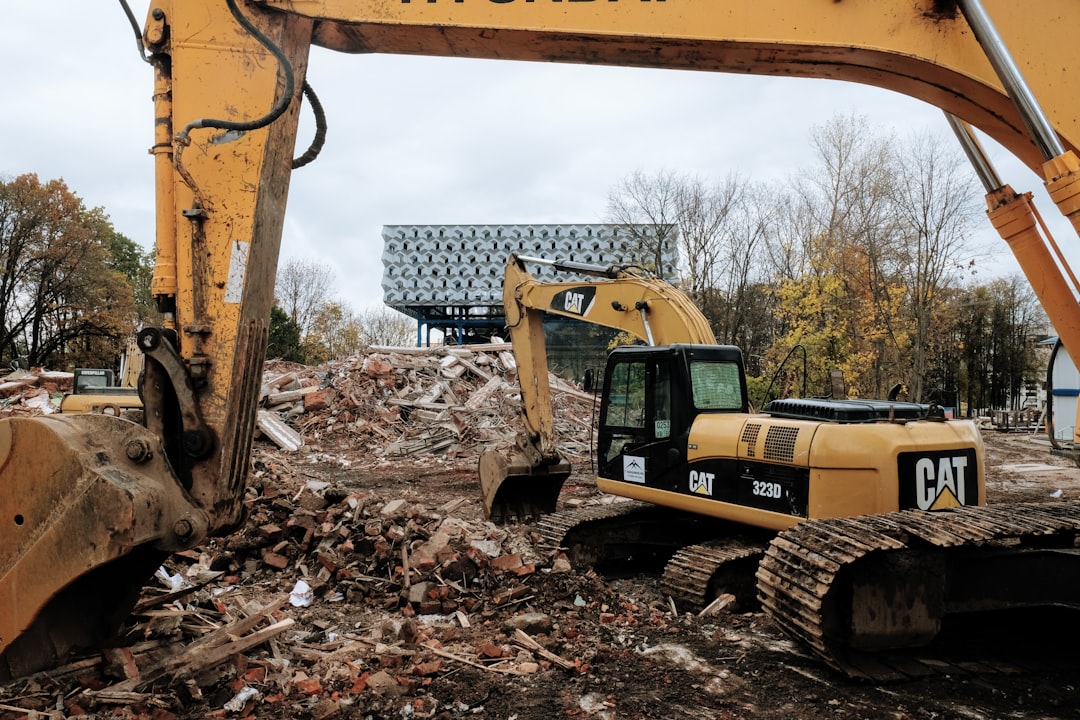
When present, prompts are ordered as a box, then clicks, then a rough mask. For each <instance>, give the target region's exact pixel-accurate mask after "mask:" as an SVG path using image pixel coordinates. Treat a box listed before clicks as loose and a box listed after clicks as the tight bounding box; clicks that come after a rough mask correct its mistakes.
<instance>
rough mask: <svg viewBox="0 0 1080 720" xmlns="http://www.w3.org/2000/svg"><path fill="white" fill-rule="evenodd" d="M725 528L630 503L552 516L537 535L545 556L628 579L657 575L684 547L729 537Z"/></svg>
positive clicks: (700, 518) (542, 522)
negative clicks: (559, 555) (560, 555)
mask: <svg viewBox="0 0 1080 720" xmlns="http://www.w3.org/2000/svg"><path fill="white" fill-rule="evenodd" d="M721 526H722V525H721V523H719V522H717V521H714V520H713V519H711V518H707V517H703V516H700V515H692V514H690V513H684V512H682V511H679V510H673V509H671V508H663V507H657V506H655V505H650V504H648V503H642V502H637V501H629V502H619V503H613V504H611V505H594V506H591V507H586V508H579V509H575V510H566V511H562V512H556V513H551V514H550V515H545V516H544V517H543V518H542V519H541V520H540V522H538V523H537V525H536V531H537V533H538V534H539V535H540V541H539V543H538V547H539V550H540V551H541V552H542V553H544V554H546V555H554V554H556V553H558V552H565V553H566V555H567V557H568V558H569V559H570V561H571V562H572V563H574V564H577V565H588V566H591V567H593V568H595V569H596V570H597V571H598V572H601V573H605V574H624V573H637V572H659V571H660V570H661V569H663V567H664V565H665V564H666V563H667V562H668V560H669V559H670V558H671V557H672V556H673V555H674V554H675V553H676V552H677V551H678V550H679V549H680V548H682V547H684V546H685V545H687V544H690V543H697V542H702V541H705V540H709V539H712V538H715V537H717V536H718V535H721V534H725V533H723V532H721V531H720V530H719V529H718V528H720V527H721ZM723 527H727V526H726V525H724V526H723Z"/></svg>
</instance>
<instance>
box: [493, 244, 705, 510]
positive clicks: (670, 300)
mask: <svg viewBox="0 0 1080 720" xmlns="http://www.w3.org/2000/svg"><path fill="white" fill-rule="evenodd" d="M526 262H531V263H535V264H541V265H550V266H552V267H554V268H555V269H556V270H562V271H565V272H576V273H582V274H585V275H591V276H594V277H596V278H598V279H595V280H583V281H581V282H543V281H539V280H537V279H536V278H534V277H533V276H532V274H531V273H529V271H528V270H526V268H525V263H526ZM503 309H504V311H505V312H506V327H507V329H508V330H509V332H510V342H511V344H512V345H513V348H514V359H515V361H516V363H517V374H518V385H519V386H520V388H521V419H522V425H523V426H524V431H523V432H521V433H519V434H518V436H517V440H516V447H515V448H514V449H513V451H512V452H511V453H510V456H509V457H506V456H504V455H503V453H501V452H499V451H495V450H492V451H488V452H486V453H484V454H483V455H482V456H481V457H480V464H479V474H480V492H481V497H482V498H483V501H484V512H485V514H486V515H487V517H488V518H491V519H493V520H496V521H508V520H513V519H516V520H524V519H525V518H534V517H539V516H540V515H543V514H546V513H550V512H553V511H554V510H555V504H556V501H557V500H558V497H559V491H560V490H561V489H562V485H563V483H564V482H565V481H566V478H567V477H569V476H570V465H569V463H568V462H567V461H566V460H565V459H564V458H563V457H562V456H561V455H559V452H558V450H557V449H556V447H555V418H554V415H553V411H552V406H551V385H550V383H549V381H548V362H547V343H546V341H545V339H544V324H543V317H544V314H545V313H547V314H551V315H558V316H561V317H568V318H573V319H576V320H581V321H583V322H587V323H592V324H594V325H602V326H604V327H608V328H612V329H614V330H620V331H622V332H625V333H629V334H630V335H633V336H634V337H636V338H638V339H639V340H641V341H643V342H647V343H648V344H649V345H671V344H673V343H698V344H708V345H715V344H716V338H715V337H714V336H713V332H712V330H711V329H710V328H709V323H708V321H707V320H706V319H705V316H703V315H702V314H701V311H700V310H698V308H697V306H696V305H694V303H693V302H692V301H691V300H690V298H689V297H687V296H686V295H685V294H684V293H683V292H682V291H680V290H678V289H677V288H675V287H673V286H671V285H670V284H668V283H666V282H664V281H662V280H659V279H656V278H651V277H646V276H644V275H641V274H635V273H634V272H631V270H630V269H628V268H619V267H600V266H596V265H586V264H582V263H573V262H552V261H549V260H544V259H541V258H533V257H525V256H518V255H511V256H510V258H509V260H508V261H507V263H506V271H505V274H504V276H503Z"/></svg>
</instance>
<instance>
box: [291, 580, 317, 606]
mask: <svg viewBox="0 0 1080 720" xmlns="http://www.w3.org/2000/svg"><path fill="white" fill-rule="evenodd" d="M314 599H315V593H314V592H312V590H311V586H310V585H308V584H307V583H306V582H304V581H303V580H297V581H296V585H294V586H293V589H292V591H291V592H290V593H289V604H290V605H292V606H293V607H310V606H311V603H312V601H313V600H314Z"/></svg>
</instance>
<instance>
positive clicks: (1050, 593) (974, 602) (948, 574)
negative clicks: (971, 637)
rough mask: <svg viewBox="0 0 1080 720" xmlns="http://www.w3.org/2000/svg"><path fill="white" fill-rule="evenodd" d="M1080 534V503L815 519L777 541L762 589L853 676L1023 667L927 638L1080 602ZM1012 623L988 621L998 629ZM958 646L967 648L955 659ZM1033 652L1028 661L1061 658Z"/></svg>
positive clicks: (793, 625)
mask: <svg viewBox="0 0 1080 720" xmlns="http://www.w3.org/2000/svg"><path fill="white" fill-rule="evenodd" d="M1078 542H1080V505H1078V504H1075V503H1024V504H1009V505H1008V506H993V505H991V506H982V507H962V508H954V509H952V510H949V511H945V512H937V513H924V512H919V511H910V510H909V511H901V512H895V513H888V514H885V515H870V516H863V517H852V518H837V519H830V520H820V521H813V522H806V523H802V524H800V525H797V526H795V527H793V528H791V529H790V530H786V531H784V532H783V533H781V534H780V535H779V536H778V537H777V538H776V539H775V540H774V541H773V542H772V543H771V544H770V545H769V547H768V549H767V551H766V553H765V557H764V559H763V560H762V561H761V563H760V565H759V567H758V572H757V581H758V597H759V600H760V601H761V604H762V606H763V607H764V609H765V612H766V613H767V614H768V615H769V616H770V617H771V618H772V619H773V620H774V621H775V622H776V623H777V624H778V625H779V626H780V627H781V628H783V629H784V631H785V632H786V633H788V634H789V635H791V636H793V637H795V638H797V639H798V640H801V641H802V642H803V643H805V644H806V645H807V646H808V647H810V648H811V649H812V650H813V651H814V652H815V653H816V654H817V655H818V656H820V657H821V658H822V659H823V660H824V661H825V662H826V663H827V664H828V665H830V666H832V667H833V668H834V669H836V670H839V671H840V672H843V673H845V674H846V675H849V676H852V677H856V678H863V679H867V680H873V681H893V680H902V679H906V678H911V677H919V676H926V675H934V674H939V673H947V672H954V671H969V672H985V671H998V672H1001V671H1006V672H1007V671H1016V670H1019V669H1023V668H1024V663H1023V662H1021V663H1020V664H1019V666H1018V665H1017V664H1014V663H1013V660H1012V658H1014V655H1012V654H1009V655H1008V657H1009V658H1010V661H1009V662H1006V663H1001V662H998V661H996V660H995V659H994V650H993V649H991V650H989V651H988V652H987V651H985V650H980V649H975V650H974V652H975V653H976V655H978V654H979V653H985V654H983V655H982V656H980V657H975V658H973V657H970V653H969V652H965V650H971V648H956V649H955V651H954V650H949V651H948V652H946V653H940V652H939V651H937V650H935V649H931V648H928V647H925V645H927V644H929V642H930V641H931V640H932V639H933V638H934V637H936V636H937V633H938V631H939V630H940V629H941V626H942V621H943V620H944V619H945V618H946V616H949V617H957V616H960V615H961V614H965V613H976V612H980V611H995V610H997V611H1015V610H1023V609H1031V608H1037V609H1039V610H1040V612H1046V611H1047V610H1050V611H1053V610H1060V609H1066V610H1069V611H1071V612H1074V613H1075V612H1078V611H1080V582H1078V581H1077V580H1076V579H1075V578H1076V577H1077V572H1076V570H1077V569H1080V549H1078ZM1066 566H1067V567H1068V570H1066ZM912 567H919V568H922V569H921V570H920V572H919V573H918V574H916V575H914V576H913V575H912V574H911V573H910V572H908V573H904V574H901V573H892V572H890V569H893V570H895V569H899V568H906V569H907V570H909V571H910V569H911V568H912ZM890 575H895V576H896V577H900V578H903V580H902V582H903V583H904V585H903V586H901V585H900V584H899V583H897V582H894V583H892V584H891V585H890V584H889V582H888V578H889V576H890ZM913 579H914V582H913ZM913 607H914V608H915V610H916V612H915V616H916V618H917V620H916V621H915V622H914V626H912V624H911V623H912V621H911V614H912V613H911V611H912V608H913ZM972 617H974V615H972ZM919 620H921V621H922V623H923V624H922V626H919ZM901 626H903V627H901ZM1006 632H1007V631H1006V630H1003V629H1001V628H1000V627H998V626H996V625H994V624H989V623H988V624H986V625H984V626H983V633H984V634H985V635H988V636H993V635H995V634H999V633H1000V634H1005V633H1006ZM920 633H922V634H924V635H925V637H921V635H920ZM991 646H992V643H991ZM954 655H956V656H959V655H963V656H964V657H963V658H962V659H957V660H952V659H950V658H951V657H952V656H954ZM1033 657H1036V659H1034V660H1031V659H1030V658H1029V659H1028V660H1026V661H1025V662H1029V663H1030V662H1032V661H1034V662H1035V663H1036V664H1039V663H1042V662H1049V663H1051V664H1052V663H1053V662H1054V661H1053V660H1050V659H1049V658H1042V659H1038V658H1037V656H1033ZM1018 662H1019V661H1018ZM1029 667H1030V666H1029Z"/></svg>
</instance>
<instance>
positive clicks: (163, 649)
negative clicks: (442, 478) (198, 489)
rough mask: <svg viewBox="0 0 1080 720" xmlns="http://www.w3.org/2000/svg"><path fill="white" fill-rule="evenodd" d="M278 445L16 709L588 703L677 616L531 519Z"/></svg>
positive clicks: (458, 707) (453, 710) (499, 711)
mask: <svg viewBox="0 0 1080 720" xmlns="http://www.w3.org/2000/svg"><path fill="white" fill-rule="evenodd" d="M292 459H294V455H293V454H292V453H288V452H285V451H281V450H278V449H273V448H264V449H262V450H259V451H257V452H256V454H255V458H254V462H253V469H252V477H251V482H250V483H249V488H248V497H247V502H246V505H247V510H248V519H247V522H246V523H245V524H244V526H243V527H242V528H241V529H239V530H238V531H237V532H236V533H235V534H233V535H231V536H228V537H225V538H220V539H214V540H211V541H209V542H208V543H207V544H205V545H204V546H200V547H198V548H195V549H193V550H190V551H187V552H183V553H179V554H177V555H174V556H173V557H172V558H171V559H170V560H169V561H168V562H167V563H166V565H165V566H163V567H162V569H161V570H160V571H159V572H158V576H157V578H156V579H155V581H154V582H153V586H152V587H151V588H149V589H148V590H147V591H146V592H145V593H144V596H143V599H142V601H141V602H140V604H139V606H138V607H137V608H136V610H135V612H134V613H133V615H132V616H131V618H130V620H129V623H128V626H127V630H126V633H125V636H124V637H123V638H122V642H121V643H120V647H117V648H113V649H111V650H109V651H106V652H105V653H104V654H103V655H101V656H94V657H90V658H85V659H78V660H75V661H74V662H73V663H71V664H70V665H69V666H66V667H62V668H58V669H55V670H52V671H50V672H48V673H43V674H41V675H39V676H36V677H34V678H30V679H28V680H22V681H19V682H20V684H19V686H18V688H17V692H16V694H17V695H18V697H19V698H20V704H19V707H20V708H25V709H28V710H33V711H36V712H41V713H43V715H42V716H43V717H48V716H49V715H48V714H45V713H46V711H47V710H49V709H50V707H51V708H53V709H55V710H56V711H57V713H58V716H60V715H59V713H60V712H62V713H63V714H64V715H63V716H65V717H77V716H80V715H88V716H89V715H93V716H96V717H101V718H112V717H117V718H120V717H123V718H138V719H140V720H142V719H143V718H153V720H169V719H170V718H180V717H185V718H186V717H274V718H332V717H373V718H382V717H387V718H389V717H394V718H399V717H416V718H422V717H438V718H456V717H509V716H510V715H512V714H513V713H512V710H505V709H506V708H513V707H514V703H515V702H516V701H517V700H519V698H518V691H520V690H521V689H522V688H523V687H524V685H521V683H527V682H537V683H552V684H553V685H554V686H556V687H558V686H563V685H566V684H567V683H571V684H576V685H578V686H580V690H579V691H578V694H580V695H582V696H583V697H584V696H589V698H590V699H589V702H590V703H592V704H594V705H596V707H597V708H599V709H600V710H605V708H606V709H610V708H609V707H608V706H605V705H604V702H605V700H604V697H605V696H604V695H603V694H601V695H600V696H598V697H593V696H592V694H590V689H591V688H590V685H591V684H592V683H593V682H594V678H593V677H592V675H591V667H592V665H593V663H595V662H597V661H599V660H601V659H607V661H611V660H612V659H614V658H615V657H618V658H619V662H620V663H622V664H627V665H629V663H631V662H634V660H635V658H636V657H637V655H636V652H635V651H634V650H633V648H634V647H635V646H638V645H640V646H641V647H645V646H647V645H649V644H650V643H649V638H650V636H652V637H660V638H664V637H666V636H667V635H669V634H670V633H673V632H677V630H678V624H679V622H680V620H679V618H678V617H677V616H675V615H674V614H673V613H672V611H671V609H670V607H669V606H668V604H667V603H666V602H664V601H663V599H662V598H660V597H659V596H653V598H652V600H651V601H643V600H635V598H634V594H633V593H629V594H627V593H620V592H618V591H617V590H616V589H615V588H614V587H613V586H611V585H609V584H608V583H606V582H604V580H603V579H601V578H600V577H598V576H597V575H595V574H594V573H592V571H591V570H589V569H587V568H572V567H571V565H570V563H569V562H567V560H566V558H565V556H563V555H561V554H560V555H557V556H555V557H543V556H541V555H540V554H538V552H537V550H536V548H535V543H536V540H537V539H538V538H536V537H535V536H534V534H533V533H532V531H531V529H530V528H528V527H521V526H519V527H499V526H495V525H493V524H491V523H489V522H486V521H483V520H481V519H479V501H478V498H477V497H474V496H473V495H474V494H475V493H472V494H469V495H454V494H453V492H451V493H450V494H449V495H447V493H446V491H445V487H446V484H445V483H444V484H442V485H441V486H440V487H436V488H432V489H431V492H427V491H426V489H425V487H423V486H422V485H421V484H419V483H413V482H411V481H409V480H408V479H407V477H408V473H402V476H404V477H405V478H406V479H404V480H396V481H392V482H389V483H387V482H384V483H382V484H381V485H380V487H381V488H383V490H378V491H371V490H367V489H365V488H364V487H363V485H364V482H363V478H362V477H358V476H357V474H355V473H340V474H335V473H330V474H325V473H324V474H315V473H311V472H308V471H305V470H303V469H299V468H297V467H294V466H293V465H292V464H291V463H290V460H292ZM405 462H406V464H407V463H408V461H405ZM458 472H459V474H460V476H461V479H462V481H463V485H464V484H467V486H468V487H469V488H474V487H475V478H474V477H473V474H472V471H469V470H464V469H462V470H460V471H458ZM399 477H400V476H399ZM395 484H396V485H397V487H396V489H395V490H393V491H391V493H390V494H387V493H386V492H385V489H389V488H391V487H392V486H394V485H395ZM433 499H436V500H438V501H439V504H438V505H435V504H434V503H433V502H432V500H433ZM598 627H599V628H602V629H597V628H598ZM515 687H516V690H515V689H514V688H515ZM43 698H47V700H44V699H43ZM574 702H576V700H575V701H574ZM52 703H55V704H52ZM9 709H10V708H9ZM4 710H5V708H2V707H0V718H2V719H3V720H6V719H7V718H8V717H9V715H7V714H5V712H4ZM588 714H589V715H593V714H594V713H588ZM540 716H544V717H546V715H544V714H543V713H540ZM10 717H18V716H17V715H10Z"/></svg>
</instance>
